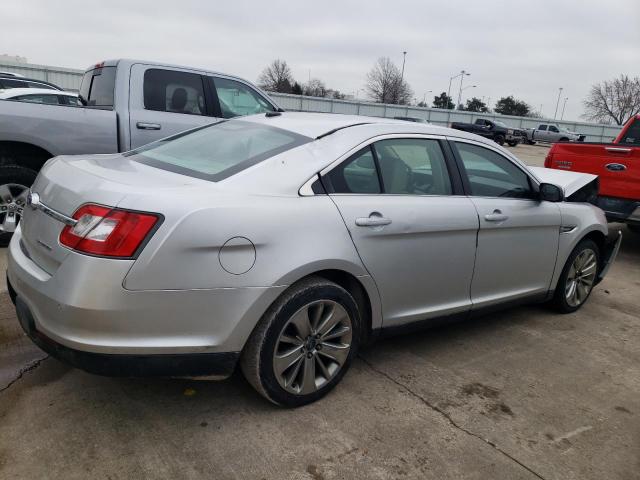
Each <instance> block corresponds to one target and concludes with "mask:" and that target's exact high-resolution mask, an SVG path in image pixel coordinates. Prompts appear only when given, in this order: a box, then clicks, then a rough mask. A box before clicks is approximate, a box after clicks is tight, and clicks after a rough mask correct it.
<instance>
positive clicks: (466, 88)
mask: <svg viewBox="0 0 640 480" xmlns="http://www.w3.org/2000/svg"><path fill="white" fill-rule="evenodd" d="M476 87H477V85H469V86H468V87H464V88H463V89H462V90H460V96H458V107H459V106H460V102H462V92H464V91H465V90H468V89H469V88H476Z"/></svg>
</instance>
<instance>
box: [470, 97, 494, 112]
mask: <svg viewBox="0 0 640 480" xmlns="http://www.w3.org/2000/svg"><path fill="white" fill-rule="evenodd" d="M464 109H465V110H466V111H467V112H483V113H484V112H488V111H489V109H488V108H487V105H486V103H484V102H483V101H482V100H480V99H479V98H477V97H473V98H470V99H469V100H467V105H466V107H465V108H464Z"/></svg>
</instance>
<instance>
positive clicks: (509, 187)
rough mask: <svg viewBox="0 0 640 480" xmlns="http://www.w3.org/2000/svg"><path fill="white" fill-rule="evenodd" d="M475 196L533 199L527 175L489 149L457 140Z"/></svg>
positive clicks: (472, 192) (457, 146) (472, 193)
mask: <svg viewBox="0 0 640 480" xmlns="http://www.w3.org/2000/svg"><path fill="white" fill-rule="evenodd" d="M455 145H456V148H457V149H458V153H459V155H460V159H461V160H462V164H463V165H464V170H465V173H466V175H467V178H468V180H469V186H470V187H471V195H473V196H474V197H507V198H533V196H534V195H533V190H532V188H531V183H530V182H529V177H528V175H527V174H526V173H525V172H523V171H522V170H521V169H520V168H518V167H517V166H516V165H515V164H514V163H513V162H511V160H509V159H507V158H505V157H503V156H502V155H500V154H498V153H496V152H494V151H493V150H489V149H488V148H483V147H479V146H477V145H471V144H469V143H462V142H456V144H455Z"/></svg>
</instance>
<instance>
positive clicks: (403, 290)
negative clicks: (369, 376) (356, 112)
mask: <svg viewBox="0 0 640 480" xmlns="http://www.w3.org/2000/svg"><path fill="white" fill-rule="evenodd" d="M596 189H597V181H596V177H594V176H591V175H585V174H578V173H573V172H562V171H558V170H546V169H533V168H527V167H526V166H525V165H523V164H522V163H521V162H520V161H519V160H518V159H516V158H515V157H514V156H513V155H512V154H510V153H509V152H508V151H506V150H504V149H503V148H501V147H499V146H497V145H496V144H495V143H493V142H491V141H488V140H485V139H483V138H481V137H478V136H475V135H471V134H467V133H465V132H461V131H458V130H450V129H447V128H442V127H437V126H432V125H427V124H418V123H409V122H402V121H394V120H388V119H375V118H367V117H352V116H346V115H325V114H304V113H279V112H271V113H267V114H266V115H255V116H252V117H245V118H239V119H233V120H229V121H224V122H220V123H217V124H215V125H211V126H207V127H203V128H199V129H195V130H191V131H189V132H186V133H183V134H179V135H176V136H174V137H170V138H168V139H164V140H160V141H158V142H156V143H152V144H150V145H147V146H145V147H142V148H139V149H137V150H133V151H131V152H127V153H124V154H116V155H92V156H69V157H57V158H54V159H52V160H50V161H49V162H48V163H47V164H46V166H45V167H44V168H43V169H42V171H41V173H40V175H39V176H38V178H37V180H36V182H35V184H34V185H33V187H32V189H31V193H30V195H29V198H28V202H27V203H28V206H27V207H25V211H24V216H23V219H22V222H21V225H20V226H19V228H18V229H17V231H16V234H15V235H14V237H13V239H12V241H11V244H10V247H9V266H8V281H9V289H10V293H11V296H12V298H13V300H14V302H15V304H16V309H17V314H18V318H19V320H20V322H21V324H22V326H23V328H24V330H25V332H26V333H27V334H28V335H29V336H30V337H31V338H32V340H33V341H34V342H35V343H36V344H37V345H39V346H40V347H41V348H43V349H44V350H46V351H48V352H50V353H51V354H52V355H54V356H56V357H58V358H59V359H62V360H63V361H66V362H68V363H70V364H72V365H75V366H77V367H79V368H82V369H85V370H87V371H89V372H94V373H98V374H104V375H120V376H137V375H163V376H189V377H193V376H207V377H226V376H228V375H230V374H231V373H232V372H233V371H234V369H235V368H236V366H237V365H239V367H240V368H241V369H242V371H243V372H244V374H245V376H246V378H247V379H248V381H249V382H250V383H251V384H252V385H253V386H254V387H255V388H256V390H257V391H258V392H260V393H261V394H262V395H264V396H265V397H266V398H267V399H269V400H270V401H272V402H274V403H277V404H280V405H285V406H299V405H303V404H306V403H309V402H312V401H314V400H317V399H319V398H320V397H322V396H323V395H325V394H326V393H327V392H328V391H330V390H331V389H332V388H333V387H334V386H335V385H336V384H337V383H338V382H339V381H340V379H341V378H342V377H343V375H344V374H345V372H346V371H347V369H348V368H349V364H350V363H351V361H352V360H353V358H354V357H355V355H356V354H357V352H358V347H359V346H360V345H362V344H363V343H364V342H369V341H371V340H372V339H373V338H375V337H376V336H377V335H380V334H389V333H395V332H399V331H403V330H406V329H411V328H414V327H416V326H423V325H430V324H433V323H435V322H439V321H441V320H442V319H447V320H454V319H461V318H463V319H464V318H470V317H474V316H477V315H481V314H486V313H487V312H490V311H493V310H495V309H496V308H500V307H504V306H507V305H514V304H517V303H525V302H551V303H553V304H554V305H555V306H556V308H558V309H559V310H560V311H562V312H573V311H575V310H577V309H578V308H580V306H581V305H583V304H584V302H585V301H586V300H587V298H588V297H589V294H590V292H591V290H592V288H593V286H594V285H595V284H596V283H597V282H599V281H600V280H601V279H602V278H603V276H604V275H605V274H606V272H607V269H608V268H609V266H610V265H611V263H612V262H613V260H614V258H615V255H616V252H617V247H618V246H619V244H620V236H619V233H617V234H616V235H613V236H610V235H609V233H608V230H607V223H606V220H605V217H604V214H603V212H602V211H601V210H599V209H598V208H596V207H594V206H593V205H591V204H589V203H588V202H587V200H588V199H589V198H590V196H592V195H593V194H594V192H595V191H596Z"/></svg>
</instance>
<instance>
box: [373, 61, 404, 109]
mask: <svg viewBox="0 0 640 480" xmlns="http://www.w3.org/2000/svg"><path fill="white" fill-rule="evenodd" d="M365 88H366V91H367V94H368V95H369V97H370V98H371V99H372V100H373V101H375V102H380V103H394V104H400V105H408V104H409V102H411V99H412V98H413V91H412V90H411V87H410V86H409V84H408V83H407V82H405V81H404V80H403V78H402V74H401V73H400V69H399V68H398V67H396V65H395V64H394V63H393V62H392V61H391V59H390V58H389V57H380V58H379V59H378V61H377V62H376V64H375V65H374V66H373V68H372V69H371V71H370V72H369V73H368V74H367V84H366V86H365Z"/></svg>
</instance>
